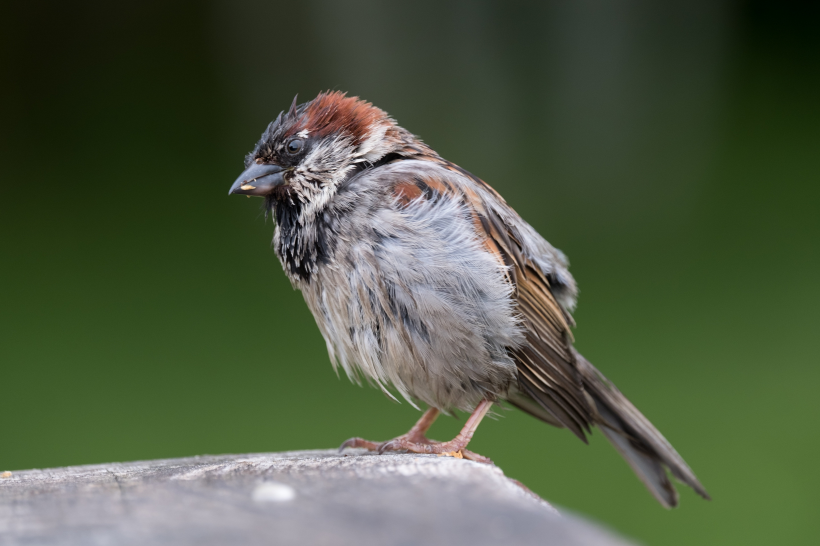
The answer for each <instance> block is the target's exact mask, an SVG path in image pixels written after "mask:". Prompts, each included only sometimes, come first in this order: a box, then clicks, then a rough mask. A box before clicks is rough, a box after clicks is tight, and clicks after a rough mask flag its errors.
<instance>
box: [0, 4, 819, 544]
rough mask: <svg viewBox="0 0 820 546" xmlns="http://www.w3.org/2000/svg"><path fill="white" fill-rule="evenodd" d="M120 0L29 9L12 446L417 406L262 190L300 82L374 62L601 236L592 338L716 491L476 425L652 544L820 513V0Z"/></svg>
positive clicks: (532, 200)
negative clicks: (267, 148) (249, 173)
mask: <svg viewBox="0 0 820 546" xmlns="http://www.w3.org/2000/svg"><path fill="white" fill-rule="evenodd" d="M114 5H115V4H113V3H102V2H101V3H99V4H96V5H95V4H92V3H80V4H77V3H58V2H53V3H47V2H28V3H25V5H24V4H23V3H21V2H18V3H16V4H14V5H7V6H5V7H4V8H3V12H4V15H3V17H2V20H1V21H0V82H2V85H1V86H0V177H2V178H0V180H2V185H0V229H1V230H2V236H1V237H0V257H1V258H0V260H1V261H0V282H2V290H1V291H0V470H6V469H8V470H17V469H26V468H33V467H51V466H60V465H75V464H83V463H99V462H107V461H125V460H134V459H152V458H159V457H179V456H186V455H195V454H203V453H242V452H259V451H279V450H292V449H306V448H328V447H334V446H336V445H338V444H340V443H341V442H342V441H343V440H344V439H346V438H348V437H350V436H354V435H360V436H364V437H367V438H373V439H387V438H390V437H393V436H395V435H397V434H399V433H401V432H404V431H405V430H406V429H407V428H408V427H409V426H410V425H411V424H412V423H413V422H414V420H415V419H416V418H417V417H418V413H417V412H415V411H414V410H413V409H412V408H411V407H410V406H409V405H407V404H401V405H398V404H395V403H393V402H390V401H389V400H387V399H386V398H385V397H384V396H383V395H382V394H380V393H379V392H378V391H376V390H373V389H368V388H359V387H356V386H354V385H351V384H349V383H348V381H347V380H346V379H344V378H343V379H341V380H340V379H337V378H336V376H335V375H334V373H333V371H332V370H331V367H330V364H329V363H328V358H327V355H326V352H325V345H324V342H323V340H322V339H321V336H320V335H319V332H318V330H317V328H316V326H315V324H314V321H313V318H312V317H311V315H310V314H309V312H308V310H307V308H306V307H305V305H304V303H303V301H302V298H301V295H300V294H299V293H297V292H294V291H293V290H292V289H291V287H290V285H289V283H288V281H287V279H286V278H285V276H284V274H283V273H282V271H281V268H280V266H279V263H278V261H277V259H276V257H275V256H274V254H273V252H272V250H271V249H270V239H271V235H272V231H273V226H272V225H271V223H270V221H265V218H264V215H263V214H262V211H261V208H260V204H261V203H260V201H259V200H256V199H242V198H239V197H230V198H229V197H228V195H227V190H228V187H229V185H230V184H231V182H232V181H233V180H234V178H235V176H236V175H237V174H238V173H239V172H240V170H241V168H242V160H243V154H244V153H246V152H247V151H248V150H250V148H251V147H252V145H253V143H254V142H255V140H256V138H257V137H258V135H259V134H260V133H261V131H262V130H263V129H264V127H265V126H266V124H267V123H268V122H269V121H270V120H271V119H272V118H273V117H274V116H275V115H276V114H277V113H278V112H279V111H280V110H281V109H283V108H286V107H287V106H288V105H289V104H290V101H291V99H292V98H293V95H294V94H295V93H297V92H298V93H299V96H300V98H301V99H304V100H307V99H309V98H311V97H312V96H314V95H315V94H316V93H317V92H318V91H320V90H324V89H341V90H345V91H349V92H350V93H351V94H354V95H359V96H362V97H364V98H366V99H368V100H370V101H373V102H374V103H375V104H376V105H378V106H380V107H382V108H384V109H386V110H387V111H388V112H390V113H391V114H392V115H393V116H394V117H395V118H396V119H398V121H399V122H400V123H401V124H402V125H404V126H405V127H407V128H408V129H409V130H411V131H413V132H414V133H416V134H419V135H421V136H422V137H423V138H424V139H425V140H426V141H427V142H428V143H429V144H430V145H432V146H433V148H435V149H436V150H437V151H439V152H440V153H441V154H442V155H443V156H445V157H447V158H448V159H451V160H453V161H455V162H456V163H458V164H459V165H462V166H463V167H465V168H467V169H469V170H471V171H472V172H474V173H475V174H477V175H479V176H481V177H483V178H484V179H486V180H487V181H489V182H490V183H491V184H492V185H494V186H495V187H496V188H497V189H498V190H499V191H500V192H501V193H502V194H503V195H504V196H505V197H506V198H507V200H508V201H509V202H510V203H511V204H512V205H513V206H514V207H515V208H516V209H517V210H518V211H519V212H520V213H521V214H522V216H523V217H524V218H525V219H527V220H528V221H529V222H530V223H532V224H533V225H534V226H535V227H536V228H537V229H538V230H539V231H540V232H541V233H542V234H544V235H545V236H546V237H547V238H548V239H549V240H550V241H551V242H552V243H553V244H555V245H556V246H558V247H559V248H561V249H563V250H564V251H565V252H566V253H567V254H568V255H569V256H570V258H571V260H572V265H573V267H572V271H573V273H574V274H575V276H576V278H577V279H578V281H579V284H580V286H581V299H580V306H579V308H578V312H577V314H576V318H577V322H578V328H577V329H576V331H575V334H576V338H577V344H578V347H579V348H580V350H581V351H582V352H583V353H585V354H586V355H587V356H588V357H589V358H590V360H592V362H594V363H596V364H597V365H598V366H599V367H600V368H601V370H602V371H603V372H604V373H606V374H607V375H608V376H609V377H610V378H611V379H612V380H614V381H615V382H616V383H617V384H618V385H619V386H620V388H621V389H622V390H623V391H624V392H625V393H626V394H627V395H628V396H629V397H630V398H631V399H632V401H633V402H635V404H636V405H637V406H638V407H639V408H641V409H642V410H643V412H644V413H645V414H646V415H647V416H648V417H649V418H650V419H651V420H652V421H653V422H654V423H655V424H656V425H657V426H658V428H660V430H661V431H663V432H664V433H665V434H666V436H667V438H668V439H669V440H670V441H671V442H672V443H673V444H674V445H675V446H676V447H677V448H678V450H679V451H680V453H681V454H682V455H683V456H684V457H685V458H686V460H687V461H688V462H689V463H690V464H691V466H692V467H693V468H694V470H695V471H696V472H697V474H698V476H699V477H700V478H701V480H702V481H703V483H704V484H705V485H706V487H707V489H708V490H709V491H710V492H711V493H712V495H713V497H714V501H712V502H705V501H702V500H701V499H699V498H697V497H696V496H695V495H694V494H693V493H692V492H691V491H689V490H682V506H681V507H680V508H679V509H677V510H674V511H671V512H668V511H665V510H663V509H662V508H660V507H659V506H658V505H657V503H656V502H655V501H654V500H653V499H652V497H651V496H650V495H649V494H648V493H647V492H646V491H645V490H644V488H643V486H642V485H641V484H640V482H639V481H638V480H637V479H636V478H635V477H634V476H633V474H632V472H631V471H630V470H629V468H628V467H627V465H626V464H624V462H623V461H622V460H621V458H620V457H619V456H618V455H617V454H616V453H615V451H614V450H613V449H612V448H611V447H610V446H609V445H608V444H607V442H606V441H605V440H604V439H603V437H602V436H601V435H600V434H595V435H594V436H593V438H592V442H591V446H584V445H583V444H582V443H581V442H579V441H578V440H577V439H575V438H574V437H573V436H572V435H571V434H569V433H568V432H566V431H562V430H557V429H553V428H551V427H549V426H546V425H544V424H542V423H540V422H537V421H535V420H534V419H532V418H530V417H528V416H525V415H522V414H519V413H517V412H514V411H509V412H503V416H502V418H500V419H498V420H496V421H485V423H484V424H483V425H482V426H481V428H480V429H479V431H478V434H477V436H476V438H475V440H474V442H473V444H472V445H471V447H473V448H474V449H475V450H476V451H478V452H480V453H483V454H485V455H487V456H490V457H492V458H493V459H494V460H495V461H496V462H497V463H498V464H499V465H500V466H501V467H502V468H503V469H504V471H505V472H506V473H507V475H509V476H512V477H514V478H517V479H519V480H521V481H522V482H523V483H525V484H526V485H528V486H529V487H530V488H532V489H533V490H535V491H536V492H537V493H539V494H541V495H542V496H544V497H545V498H547V499H549V500H551V501H553V502H555V503H557V504H559V505H563V506H565V507H569V508H571V509H574V510H577V511H581V512H584V513H586V514H589V515H591V516H592V517H595V518H597V519H599V520H601V521H603V522H605V523H607V524H609V525H611V526H613V527H614V528H616V529H618V530H620V531H622V532H623V533H626V534H628V535H631V536H634V537H637V538H639V539H641V540H643V541H645V542H646V543H652V544H666V545H672V544H809V543H816V540H817V536H818V533H820V517H818V516H817V512H818V510H820V500H818V495H817V492H816V490H817V486H818V483H820V471H819V470H818V464H817V461H818V458H820V431H819V430H818V417H819V416H820V401H818V397H817V389H818V386H820V367H818V366H817V361H818V355H820V335H818V332H817V329H818V326H820V311H818V307H819V306H820V283H818V280H820V252H819V251H820V244H818V241H819V240H820V239H819V237H820V214H819V213H818V212H819V208H818V207H819V206H820V184H819V183H820V100H819V99H820V17H819V16H818V10H817V9H816V8H815V7H809V5H808V4H806V5H802V4H801V5H797V4H795V5H788V4H782V3H777V4H774V3H773V4H766V3H744V2H694V3H693V2H685V3H684V2H678V3H676V4H673V3H649V2H626V3H623V2H615V3H604V2H600V3H598V2H587V1H583V2H561V3H553V4H548V3H543V4H534V3H532V4H531V3H518V2H504V3H490V2H466V1H465V2H455V3H447V4H445V3H442V2H434V1H430V2H412V3H411V2H404V3H395V4H391V3H385V2H379V1H377V0H367V1H365V0H362V1H359V2H349V3H341V2H335V1H332V0H324V1H319V0H314V1H309V2H288V3H281V4H274V3H268V2H257V1H254V0H240V1H230V2H229V1H227V0H222V1H213V2H210V3H198V2H169V1H163V2H159V1H154V2H149V1H139V2H137V1H130V2H119V3H116V7H113V6H114ZM461 422H463V416H462V418H461ZM459 426H460V423H459V421H456V420H454V419H446V418H445V419H442V421H441V422H440V423H438V424H436V426H435V427H434V429H433V432H432V435H433V437H437V438H441V439H446V438H447V437H449V436H451V435H453V434H455V432H456V431H457V429H458V428H459Z"/></svg>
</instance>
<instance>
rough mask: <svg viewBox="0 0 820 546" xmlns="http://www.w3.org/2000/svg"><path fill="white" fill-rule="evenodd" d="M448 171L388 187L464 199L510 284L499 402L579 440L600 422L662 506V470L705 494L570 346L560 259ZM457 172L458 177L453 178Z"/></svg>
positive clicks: (666, 497)
mask: <svg viewBox="0 0 820 546" xmlns="http://www.w3.org/2000/svg"><path fill="white" fill-rule="evenodd" d="M425 160H426V161H432V162H435V163H438V164H439V165H441V166H442V167H444V168H445V169H447V171H449V172H450V173H453V174H455V176H450V175H449V173H447V171H443V173H447V174H443V175H442V176H432V177H431V176H429V175H428V176H426V177H418V178H415V179H413V180H410V181H405V182H402V183H401V184H398V185H396V186H395V188H394V189H393V194H394V197H395V198H396V199H397V200H399V201H410V200H412V199H417V198H434V197H435V196H436V195H437V194H447V195H449V196H450V197H451V198H454V199H459V200H460V201H461V202H462V203H464V204H465V206H466V207H467V209H468V211H469V213H470V214H471V216H472V220H473V225H474V227H475V232H476V234H477V236H478V237H479V238H480V239H481V241H482V243H483V244H484V247H485V248H486V249H487V251H488V252H489V253H491V254H492V255H493V256H495V257H496V259H497V260H498V261H499V262H500V263H503V264H504V265H505V266H506V268H507V275H508V279H509V281H510V282H511V283H512V285H513V287H514V291H513V297H514V298H515V301H516V304H517V309H518V312H519V313H520V315H521V318H522V322H523V325H524V337H525V342H524V343H522V344H521V345H520V346H518V347H514V348H510V349H509V352H510V355H511V356H512V357H513V359H514V360H515V363H516V366H517V368H518V385H516V386H515V387H514V388H512V389H511V390H510V392H509V393H508V398H507V400H508V401H509V402H510V403H512V404H513V405H515V406H516V407H518V408H520V409H521V410H523V411H525V412H527V413H530V414H531V415H533V416H535V417H537V418H539V419H542V420H543V421H546V422H547V423H550V424H552V425H555V426H559V427H561V426H563V427H566V428H568V429H570V430H571V431H572V432H573V433H575V435H576V436H578V437H579V438H580V439H581V440H583V441H584V442H586V441H587V440H586V433H589V432H590V426H591V425H592V424H597V425H599V426H600V428H601V430H602V431H603V433H604V435H605V436H606V438H607V439H608V440H609V441H610V442H611V443H612V444H613V446H615V448H616V449H617V450H618V452H619V453H621V455H622V456H623V457H624V458H625V459H626V461H627V462H628V463H629V465H630V466H631V467H632V469H633V470H634V471H635V473H636V474H637V475H638V477H639V478H640V479H641V480H642V481H643V482H644V484H645V485H646V487H647V488H648V489H649V491H650V492H651V493H652V495H653V496H654V497H655V498H656V499H657V500H658V501H659V502H660V503H661V504H662V505H663V506H665V507H667V508H671V507H674V506H676V505H677V503H678V494H677V491H675V488H674V487H673V486H672V483H671V482H670V480H669V477H668V475H667V470H668V471H670V472H671V473H672V475H673V476H675V477H676V478H677V479H679V480H680V481H682V482H684V483H686V484H687V485H689V486H690V487H692V488H693V489H694V490H695V491H697V493H698V494H700V495H701V496H703V497H704V498H706V499H708V498H709V495H708V493H707V492H706V490H705V489H704V488H703V486H702V485H701V484H700V482H699V481H698V479H697V477H695V475H694V473H693V472H692V470H691V469H690V468H689V466H688V465H687V464H686V462H685V461H684V460H683V458H681V456H680V455H678V453H677V452H676V451H675V449H674V448H673V447H672V445H671V444H669V442H667V441H666V439H665V438H664V437H663V435H662V434H661V433H660V432H659V431H658V430H657V429H656V428H655V427H654V426H653V425H652V423H650V422H649V420H648V419H647V418H646V417H644V416H643V414H641V412H640V411H638V409H637V408H635V406H634V405H632V404H631V403H630V402H629V400H627V398H626V397H625V396H624V395H623V394H621V392H620V391H619V390H618V389H617V388H616V387H615V386H614V385H613V384H612V383H610V382H609V381H608V380H607V379H606V378H605V377H604V376H603V375H602V374H601V373H600V372H599V371H598V370H597V369H596V368H595V367H594V366H593V365H592V364H590V363H589V361H587V360H586V359H585V358H584V357H583V356H582V355H581V354H580V353H578V352H577V351H576V350H575V348H574V347H573V346H572V341H573V338H572V333H571V332H570V327H571V326H574V321H573V320H572V316H571V315H570V314H569V309H571V308H572V307H573V305H574V303H575V295H576V288H575V281H574V280H573V279H572V276H571V275H570V274H569V271H567V263H566V258H564V257H563V255H562V254H561V253H560V252H559V251H558V250H556V249H554V248H553V247H552V246H550V245H549V243H547V242H546V241H545V240H544V239H543V238H542V237H541V236H540V235H538V233H537V232H536V231H535V230H534V229H533V228H532V227H531V226H530V225H529V224H527V223H526V222H525V221H524V220H523V219H522V218H521V217H520V216H518V214H517V213H516V212H515V211H513V210H512V208H511V207H510V206H509V205H507V203H506V202H505V201H504V199H503V198H502V197H501V196H500V195H499V194H498V193H497V192H496V191H495V190H493V189H492V188H491V187H490V186H489V185H488V184H486V183H485V182H484V181H482V180H481V179H480V178H477V177H475V176H473V175H472V174H470V173H469V172H467V171H465V170H463V169H461V168H460V167H458V166H456V165H454V164H452V163H449V162H447V161H446V160H443V159H441V158H438V157H436V158H432V159H427V158H425ZM459 175H460V176H459Z"/></svg>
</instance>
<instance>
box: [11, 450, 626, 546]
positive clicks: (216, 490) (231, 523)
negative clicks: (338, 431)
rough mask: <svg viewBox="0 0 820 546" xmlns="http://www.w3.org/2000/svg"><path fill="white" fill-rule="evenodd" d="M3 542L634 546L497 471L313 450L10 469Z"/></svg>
mask: <svg viewBox="0 0 820 546" xmlns="http://www.w3.org/2000/svg"><path fill="white" fill-rule="evenodd" d="M0 476H2V475H0ZM0 544H2V545H3V546H6V545H17V544H21V545H22V544H25V545H58V544H59V545H83V546H95V545H132V544H133V545H136V544H139V545H147V544H152V545H153V544H158V545H172V544H173V545H189V544H190V545H197V546H204V545H211V544H226V545H227V544H231V545H234V544H236V545H256V544H260V545H261V544H265V545H270V544H302V545H314V544H315V545H324V544H327V545H332V546H341V545H347V544H358V545H368V544H379V545H405V544H406V545H411V544H425V545H437V544H442V545H444V544H446V545H453V544H471V545H482V544H493V545H497V544H517V545H526V544H539V545H551V544H555V545H562V546H573V545H582V544H583V545H596V546H598V545H611V546H615V545H622V546H626V545H628V544H631V543H630V542H628V541H626V540H625V539H622V538H619V537H616V536H615V535H613V534H611V533H610V532H608V531H605V530H603V529H602V528H600V527H598V526H596V525H594V524H592V523H589V522H586V521H583V520H581V519H578V518H575V517H572V516H568V515H563V514H559V513H558V512H557V511H556V510H555V509H554V508H553V507H552V506H550V505H549V504H547V503H546V502H545V501H543V500H541V499H540V498H538V497H536V496H535V495H534V494H532V493H530V492H528V491H527V490H525V489H524V488H522V487H520V486H519V485H517V483H516V482H514V481H512V480H510V479H508V478H506V477H505V476H504V474H503V473H502V472H501V470H499V469H498V468H496V467H492V466H487V465H482V464H479V463H474V462H471V461H467V460H459V459H454V458H450V457H435V456H421V455H399V454H390V455H382V456H378V455H371V454H366V453H362V452H358V451H355V452H353V453H352V454H347V455H340V454H338V453H336V452H335V451H300V452H289V453H266V454H252V455H222V456H203V457H191V458H185V459H169V460H157V461H144V462H133V463H112V464H104V465H91V466H76V467H68V468H54V469H48V470H26V471H20V472H13V473H11V476H8V475H5V477H0Z"/></svg>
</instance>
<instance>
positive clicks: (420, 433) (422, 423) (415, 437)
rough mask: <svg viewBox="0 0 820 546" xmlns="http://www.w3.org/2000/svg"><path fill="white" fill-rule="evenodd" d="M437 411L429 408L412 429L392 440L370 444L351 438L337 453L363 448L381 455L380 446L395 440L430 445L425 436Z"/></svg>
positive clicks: (363, 440)
mask: <svg viewBox="0 0 820 546" xmlns="http://www.w3.org/2000/svg"><path fill="white" fill-rule="evenodd" d="M438 414H439V411H438V409H436V408H429V409H428V410H427V411H425V412H424V415H422V416H421V419H419V420H418V421H417V422H416V424H415V425H413V428H411V429H410V430H408V431H407V433H406V434H402V435H401V436H399V437H398V438H394V440H388V441H387V442H381V443H378V442H371V441H370V440H365V439H363V438H351V439H349V440H347V441H345V443H343V444H342V445H341V447H339V451H342V450H343V449H344V448H346V447H363V448H365V449H366V450H368V451H378V452H379V453H382V452H383V451H384V450H382V446H384V445H386V444H388V443H390V442H392V441H395V440H407V441H410V442H414V443H417V444H429V443H431V441H430V440H428V439H427V437H426V436H425V434H427V431H428V430H429V429H430V427H431V426H432V424H433V423H434V422H435V420H436V417H438Z"/></svg>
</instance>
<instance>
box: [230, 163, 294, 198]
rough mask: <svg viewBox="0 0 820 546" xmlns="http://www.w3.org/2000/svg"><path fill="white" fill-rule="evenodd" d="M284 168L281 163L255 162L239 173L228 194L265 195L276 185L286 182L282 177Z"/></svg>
mask: <svg viewBox="0 0 820 546" xmlns="http://www.w3.org/2000/svg"><path fill="white" fill-rule="evenodd" d="M283 170H284V169H282V167H280V166H279V165H265V164H259V163H254V164H252V165H251V166H250V167H248V168H247V169H245V170H244V172H243V173H242V174H240V175H239V178H237V179H236V182H234V183H233V186H231V189H230V190H229V191H228V195H231V194H232V193H238V194H241V195H258V196H260V197H263V196H265V195H267V194H269V193H270V192H272V191H273V188H275V187H276V186H278V185H280V184H284V183H285V179H284V178H283V177H282V171H283Z"/></svg>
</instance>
